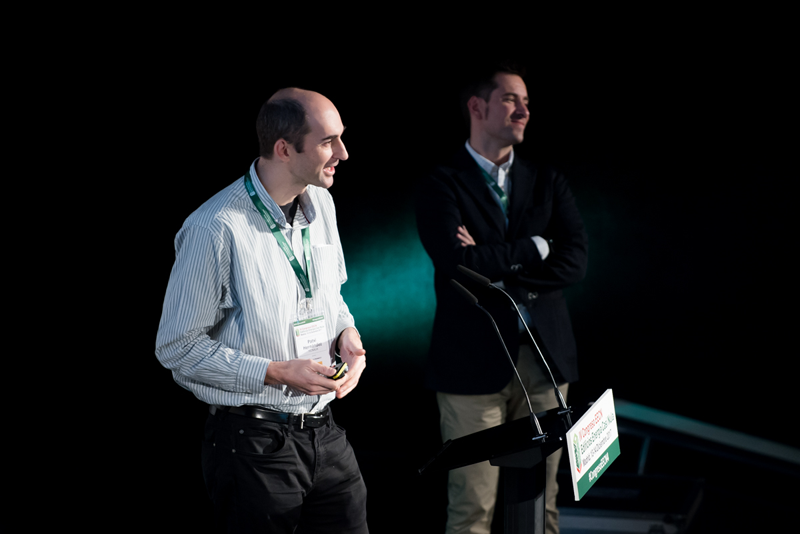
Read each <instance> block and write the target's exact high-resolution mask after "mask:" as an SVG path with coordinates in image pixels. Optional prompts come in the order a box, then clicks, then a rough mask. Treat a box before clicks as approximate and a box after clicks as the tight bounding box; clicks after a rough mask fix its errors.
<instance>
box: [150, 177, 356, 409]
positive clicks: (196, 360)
mask: <svg viewBox="0 0 800 534" xmlns="http://www.w3.org/2000/svg"><path fill="white" fill-rule="evenodd" d="M249 172H250V177H251V179H252V181H253V186H254V187H255V189H256V192H257V193H258V196H259V197H260V198H261V200H262V202H263V203H264V204H265V205H266V207H267V209H268V210H269V212H270V213H271V214H272V216H273V218H274V219H275V221H276V222H277V223H278V225H279V226H280V227H281V232H282V233H283V235H284V236H285V237H286V240H287V241H288V242H289V243H290V244H291V246H292V249H293V250H294V252H295V255H296V257H297V259H298V261H299V262H300V264H301V265H302V266H304V267H305V265H306V263H305V254H304V251H303V245H302V237H301V231H300V230H301V228H303V227H306V226H308V227H309V231H310V237H311V258H312V268H311V270H312V272H311V274H310V275H309V278H310V279H311V284H312V293H313V296H314V303H315V307H317V308H318V310H321V311H322V313H324V315H325V326H326V328H327V333H328V337H329V339H328V345H329V347H330V353H331V355H333V349H334V347H333V345H334V342H335V340H336V339H337V337H338V335H339V334H340V333H341V332H342V330H344V329H345V328H347V327H350V326H354V322H353V316H352V315H351V314H350V311H349V309H348V308H347V305H346V304H345V302H344V300H343V299H342V297H341V293H340V287H341V284H343V283H345V281H346V280H347V271H346V270H345V264H344V254H343V252H342V246H341V242H340V241H339V231H338V228H337V225H336V211H335V207H334V204H333V198H332V197H331V195H330V193H329V192H328V191H327V190H326V189H323V188H319V187H315V186H311V185H310V186H308V188H307V189H306V192H305V193H303V194H302V195H300V197H299V204H300V205H299V209H298V210H297V214H296V215H295V218H294V221H293V224H292V225H291V226H289V225H287V223H286V217H285V216H284V214H283V212H282V211H281V209H280V208H279V207H278V205H277V204H276V203H275V201H274V200H272V198H271V197H270V196H269V194H268V193H267V191H266V190H265V189H264V187H263V186H262V185H261V182H260V181H259V179H258V176H257V175H256V171H255V162H254V163H253V164H252V165H251V166H250V170H249ZM302 298H305V293H304V291H303V289H302V286H301V285H300V282H299V281H298V280H297V276H296V275H295V273H294V271H293V270H292V267H291V265H290V264H289V261H288V259H287V258H286V255H285V254H284V253H283V251H282V250H281V248H280V247H279V246H278V243H277V241H276V240H275V237H274V236H273V235H272V232H270V230H269V227H268V226H267V223H266V222H265V221H264V219H263V218H262V216H261V214H260V213H259V212H258V210H257V209H256V207H255V206H254V205H253V202H252V201H251V200H250V197H249V196H248V194H247V191H246V189H245V186H244V179H243V178H239V179H238V180H236V181H235V182H234V183H232V184H231V185H229V186H228V187H226V188H225V189H223V190H222V191H220V192H219V193H217V194H216V195H214V196H213V197H212V198H211V199H209V200H208V201H207V202H206V203H204V204H203V205H202V206H200V208H198V209H197V210H196V211H195V212H194V213H192V214H191V215H190V216H189V217H188V218H187V219H186V221H185V222H184V224H183V227H182V228H181V229H180V231H179V232H178V234H177V236H176V237H175V264H174V266H173V267H172V272H171V274H170V278H169V284H168V286H167V294H166V297H165V298H164V308H163V311H162V315H161V322H160V324H159V327H158V335H157V338H156V356H157V357H158V360H159V361H160V362H161V364H162V365H164V367H167V368H168V369H171V370H172V376H173V377H174V379H175V381H176V382H177V383H178V384H180V385H181V386H183V387H184V388H186V389H188V390H189V391H191V392H192V393H194V394H195V395H196V396H197V398H199V399H200V400H202V401H203V402H206V403H209V404H219V405H223V406H241V405H245V404H247V405H255V406H261V407H265V408H268V409H272V410H277V411H280V412H288V413H308V412H318V411H320V410H322V409H323V408H324V407H325V406H326V405H327V404H328V403H329V402H330V401H331V400H333V398H334V393H329V394H326V395H323V396H318V395H317V396H310V395H305V394H303V393H300V392H299V391H296V390H294V389H292V388H290V387H288V386H285V385H274V386H270V385H265V384H264V377H265V376H266V373H267V366H268V365H269V363H270V361H286V360H292V359H295V358H296V357H297V356H296V349H295V344H294V339H293V330H292V328H291V325H292V323H293V322H294V321H295V320H297V318H298V317H297V310H298V304H299V301H300V299H302ZM331 357H333V356H331Z"/></svg>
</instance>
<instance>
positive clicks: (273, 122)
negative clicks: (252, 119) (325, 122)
mask: <svg viewBox="0 0 800 534" xmlns="http://www.w3.org/2000/svg"><path fill="white" fill-rule="evenodd" d="M310 131H311V125H310V124H308V117H307V116H306V110H305V108H304V107H303V105H302V104H301V103H300V102H299V101H297V100H295V99H294V98H281V99H278V100H268V101H266V102H264V105H263V106H261V111H259V112H258V118H257V119H256V133H257V134H258V145H259V152H260V155H261V157H262V158H266V159H272V155H273V154H274V151H275V143H277V142H278V140H279V139H283V140H285V141H286V142H287V143H289V144H290V145H292V146H293V147H294V149H295V150H296V151H297V152H302V151H303V138H304V137H305V136H306V135H307V134H308V133H309V132H310Z"/></svg>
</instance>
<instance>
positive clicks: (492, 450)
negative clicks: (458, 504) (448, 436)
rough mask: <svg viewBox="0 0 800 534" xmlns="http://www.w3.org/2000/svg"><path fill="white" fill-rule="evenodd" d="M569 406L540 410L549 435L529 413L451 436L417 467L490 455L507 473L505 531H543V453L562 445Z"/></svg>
mask: <svg viewBox="0 0 800 534" xmlns="http://www.w3.org/2000/svg"><path fill="white" fill-rule="evenodd" d="M566 416H567V412H565V411H564V410H562V409H561V408H554V409H552V410H548V411H547V412H542V413H540V414H537V418H538V419H539V424H540V426H541V427H542V432H543V433H544V436H545V437H542V436H541V435H538V432H537V430H536V427H535V426H534V423H533V421H532V419H531V418H530V417H523V418H521V419H517V420H516V421H512V422H510V423H506V424H504V425H500V426H496V427H494V428H489V429H487V430H482V431H480V432H475V433H474V434H470V435H468V436H464V437H463V438H458V439H453V440H448V441H447V442H445V443H444V445H442V448H441V450H440V451H439V452H438V453H437V454H436V456H434V457H433V458H431V459H430V460H428V462H427V463H426V464H425V465H424V466H423V467H422V468H421V469H420V470H419V473H420V474H424V473H426V472H429V471H434V470H450V469H456V468H459V467H464V466H465V465H472V464H474V463H478V462H483V461H485V460H489V462H490V463H491V464H492V465H496V466H499V467H500V471H501V473H502V474H503V476H502V477H501V478H503V479H504V481H505V482H504V485H503V490H504V492H505V499H504V502H503V514H504V520H505V532H506V534H512V533H513V534H517V533H519V534H523V533H524V534H528V533H531V532H533V533H536V534H544V522H545V513H544V490H545V459H546V458H547V457H548V456H549V455H550V454H552V453H553V452H555V451H556V450H558V449H559V448H561V447H562V446H563V445H564V443H565V442H564V435H565V434H566V432H567V430H569V427H568V423H567V417H566Z"/></svg>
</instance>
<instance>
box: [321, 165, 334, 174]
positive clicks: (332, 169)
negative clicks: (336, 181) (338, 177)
mask: <svg viewBox="0 0 800 534" xmlns="http://www.w3.org/2000/svg"><path fill="white" fill-rule="evenodd" d="M323 170H324V171H325V173H326V174H335V173H336V167H335V166H334V165H331V166H329V167H325V168H324V169H323Z"/></svg>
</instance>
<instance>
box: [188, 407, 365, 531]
mask: <svg viewBox="0 0 800 534" xmlns="http://www.w3.org/2000/svg"><path fill="white" fill-rule="evenodd" d="M202 463H203V477H204V478H205V482H206V488H207V490H208V494H209V497H211V500H212V502H213V503H214V515H215V517H216V520H217V524H218V526H219V527H220V529H221V531H223V532H230V533H234V532H235V533H243V532H261V533H265V532H270V533H272V532H275V533H284V532H286V533H289V532H297V533H303V534H306V533H323V532H325V533H337V534H338V533H342V534H350V533H352V534H366V533H368V532H369V531H368V529H367V510H366V504H367V489H366V486H364V480H363V479H362V478H361V472H360V471H359V469H358V463H357V462H356V458H355V455H354V453H353V448H352V447H351V446H350V444H349V443H348V442H347V438H346V436H345V432H344V429H343V428H341V427H339V426H337V425H336V424H335V423H334V422H333V418H332V417H331V419H330V422H329V423H328V424H327V425H325V426H322V427H319V428H308V427H306V428H303V429H300V427H299V425H286V424H281V423H273V422H269V421H262V420H259V419H253V418H250V417H246V416H241V415H236V414H230V413H225V412H219V411H218V412H217V414H216V415H211V414H209V416H208V419H207V420H206V426H205V435H204V439H203V452H202Z"/></svg>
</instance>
